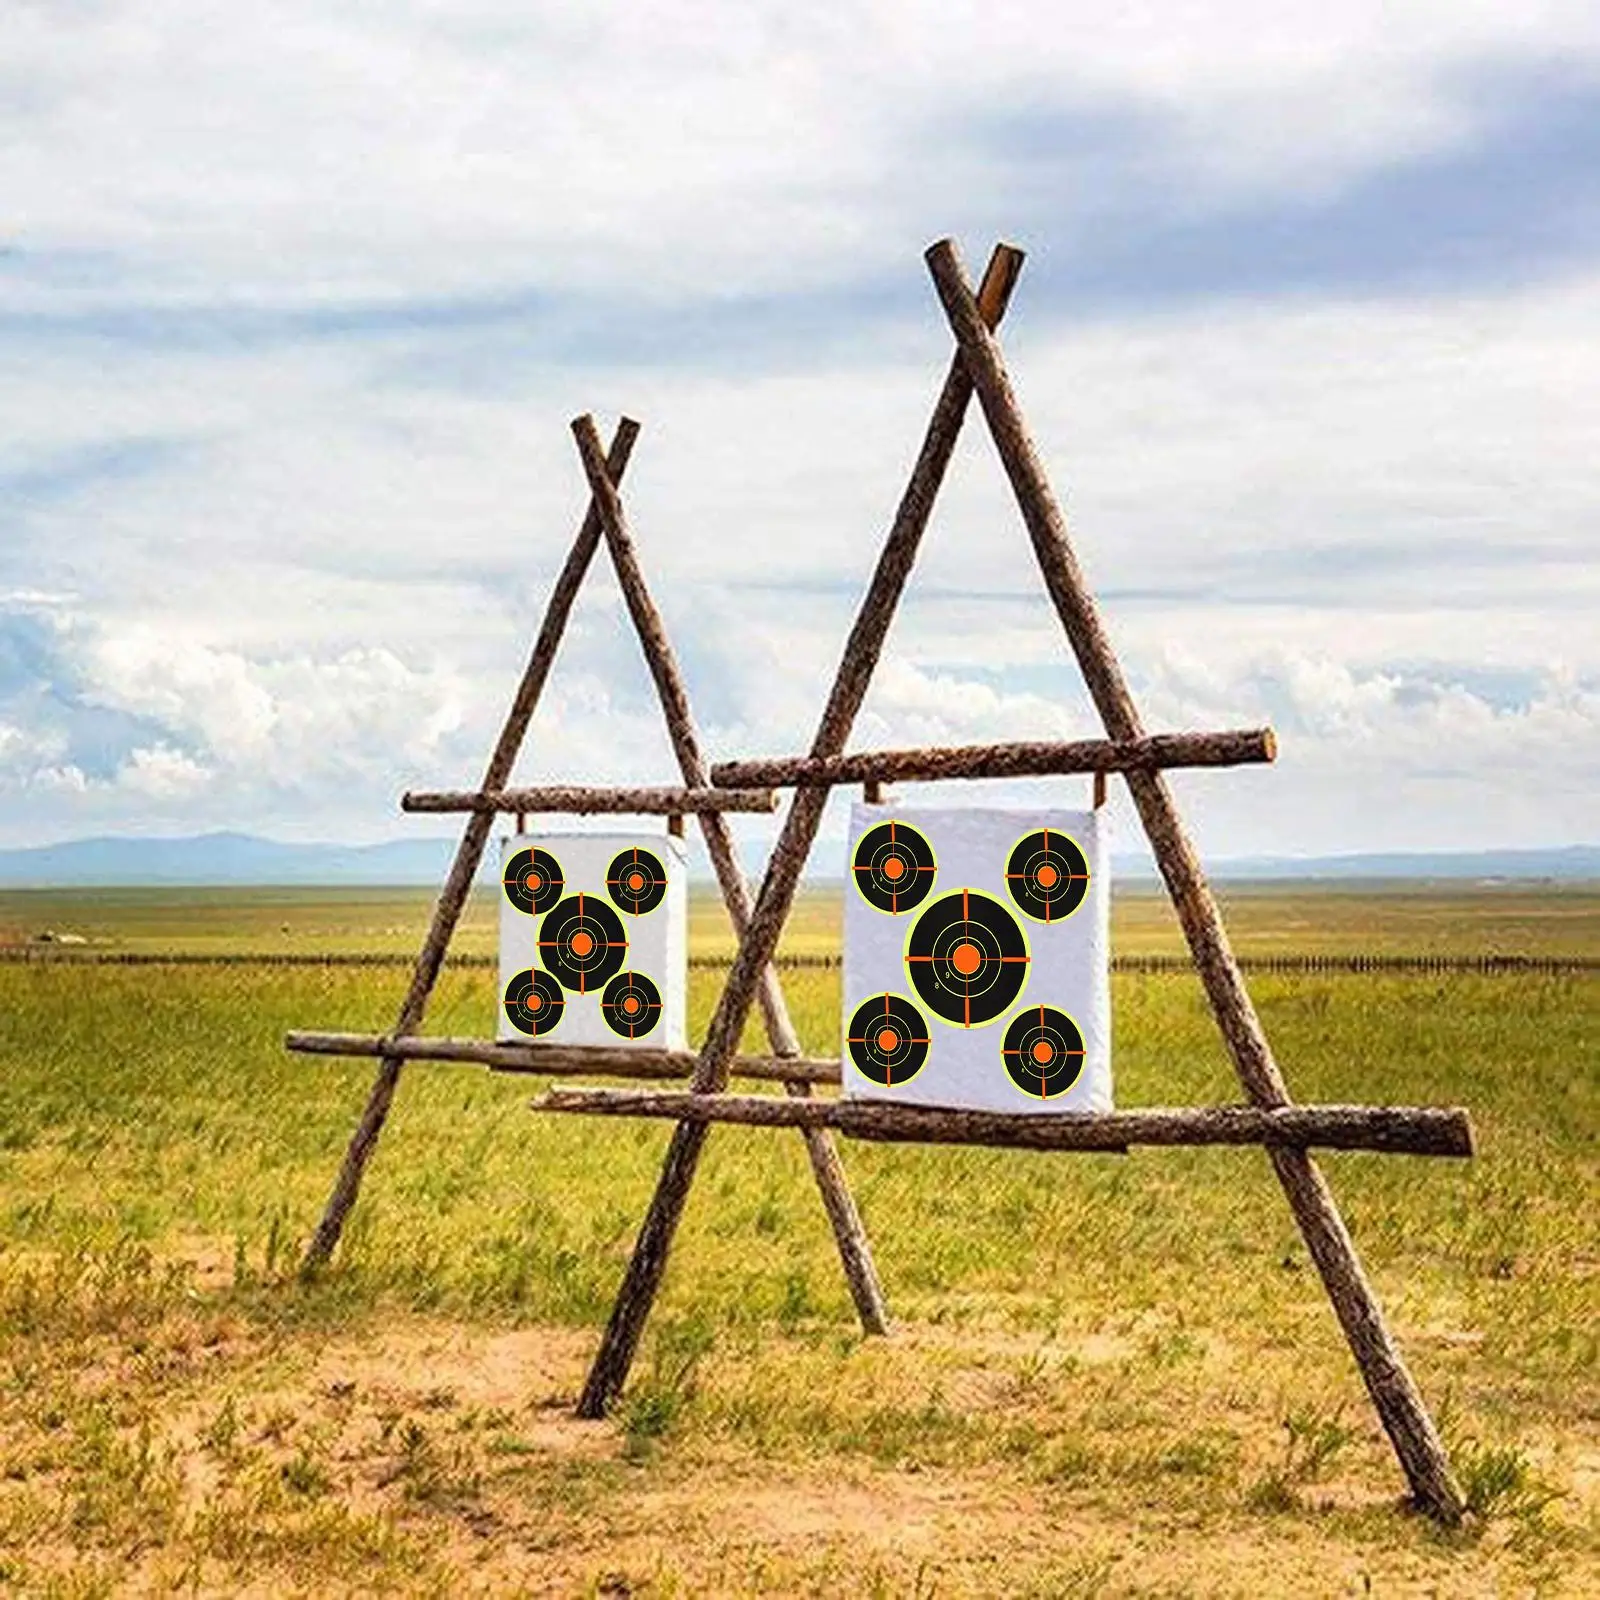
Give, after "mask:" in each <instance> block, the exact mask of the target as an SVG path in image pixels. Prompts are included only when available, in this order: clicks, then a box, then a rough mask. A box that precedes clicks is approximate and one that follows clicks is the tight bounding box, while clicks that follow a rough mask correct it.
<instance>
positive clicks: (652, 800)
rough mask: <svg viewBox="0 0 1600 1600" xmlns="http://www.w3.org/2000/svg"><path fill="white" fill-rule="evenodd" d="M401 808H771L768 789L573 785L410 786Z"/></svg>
mask: <svg viewBox="0 0 1600 1600" xmlns="http://www.w3.org/2000/svg"><path fill="white" fill-rule="evenodd" d="M400 809H401V810H402V811H426V812H439V811H476V812H480V813H481V812H490V813H493V812H497V811H505V812H511V813H516V812H523V813H526V814H528V815H533V814H535V813H537V812H541V811H543V812H571V813H574V814H576V815H578V816H595V815H598V814H601V813H605V814H610V815H632V816H645V817H673V816H678V817H681V816H686V815H689V814H691V813H694V814H698V813H700V812H703V811H776V810H777V809H778V796H777V794H776V793H775V792H774V791H773V790H772V789H770V788H744V787H730V788H717V789H605V788H588V787H579V786H576V785H569V786H562V787H550V788H543V789H445V790H440V791H434V790H418V789H413V790H411V791H409V792H408V793H406V794H403V795H401V797H400Z"/></svg>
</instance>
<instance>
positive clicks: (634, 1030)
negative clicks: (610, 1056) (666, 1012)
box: [600, 972, 661, 1039]
mask: <svg viewBox="0 0 1600 1600" xmlns="http://www.w3.org/2000/svg"><path fill="white" fill-rule="evenodd" d="M600 1015H601V1016H602V1017H604V1018H605V1019H606V1026H607V1027H608V1028H610V1030H611V1031H612V1032H613V1033H620V1034H621V1035H622V1037H623V1038H624V1039H642V1038H644V1036H645V1035H646V1034H647V1033H649V1031H650V1030H651V1029H652V1028H653V1027H655V1025H656V1023H657V1022H659V1021H660V1020H661V991H660V990H659V989H658V988H656V986H655V985H654V984H653V983H652V982H651V981H650V980H649V979H648V978H647V977H645V975H644V974H643V973H642V972H619V973H618V974H617V975H616V977H614V978H613V979H612V980H611V982H610V983H608V984H607V985H606V992H605V993H604V994H603V995H601V996H600Z"/></svg>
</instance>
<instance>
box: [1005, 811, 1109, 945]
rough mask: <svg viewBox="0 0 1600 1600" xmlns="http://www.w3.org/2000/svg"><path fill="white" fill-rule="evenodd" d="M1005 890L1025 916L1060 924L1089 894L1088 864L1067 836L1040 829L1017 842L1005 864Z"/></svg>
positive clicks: (1047, 829)
mask: <svg viewBox="0 0 1600 1600" xmlns="http://www.w3.org/2000/svg"><path fill="white" fill-rule="evenodd" d="M1006 888H1008V889H1009V890H1010V891H1011V898H1012V899H1013V900H1015V901H1016V903H1017V907H1018V909H1019V910H1020V911H1022V912H1023V913H1024V915H1026V916H1030V917H1032V918H1033V919H1034V920H1035V921H1036V922H1060V921H1062V920H1063V919H1064V918H1066V917H1070V916H1071V915H1072V913H1073V912H1074V911H1076V910H1077V909H1078V907H1079V906H1081V905H1082V904H1083V897H1084V896H1085V895H1086V894H1088V892H1089V861H1088V858H1087V857H1086V856H1085V855H1084V853H1083V851H1082V850H1081V849H1079V847H1078V841H1077V840H1076V839H1074V838H1072V837H1071V835H1070V834H1065V833H1058V832H1056V831H1055V830H1054V829H1051V828H1042V829H1040V831H1039V832H1037V833H1030V834H1029V835H1028V836H1027V838H1025V839H1022V840H1019V841H1018V843H1017V844H1016V845H1015V846H1014V847H1013V848H1012V851H1011V855H1010V857H1009V858H1008V859H1007V861H1006Z"/></svg>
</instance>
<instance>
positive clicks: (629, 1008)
mask: <svg viewBox="0 0 1600 1600" xmlns="http://www.w3.org/2000/svg"><path fill="white" fill-rule="evenodd" d="M622 1009H623V1010H624V1011H626V1012H627V1013H628V1015H629V1016H630V1017H631V1016H632V1015H633V1014H634V1012H635V1011H637V1010H638V1009H639V1002H638V1001H637V1000H636V999H634V997H633V996H632V995H631V994H630V995H629V996H628V998H627V999H626V1000H624V1001H623V1002H622Z"/></svg>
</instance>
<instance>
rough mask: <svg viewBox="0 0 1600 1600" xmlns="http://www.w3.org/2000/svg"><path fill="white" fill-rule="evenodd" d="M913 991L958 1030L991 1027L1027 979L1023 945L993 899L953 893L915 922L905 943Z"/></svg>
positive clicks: (1024, 939) (1015, 927)
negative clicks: (956, 1026) (989, 1024)
mask: <svg viewBox="0 0 1600 1600" xmlns="http://www.w3.org/2000/svg"><path fill="white" fill-rule="evenodd" d="M906 966H907V968H908V970H909V971H910V973H911V982H912V986H913V987H914V988H915V989H916V991H917V993H918V994H919V995H920V996H921V997H922V999H923V1000H924V1001H925V1002H926V1003H927V1005H928V1006H930V1007H931V1008H932V1010H933V1011H934V1013H935V1014H936V1015H938V1016H941V1017H943V1018H944V1019H945V1021H946V1022H954V1023H957V1024H958V1025H959V1026H961V1027H963V1028H981V1027H982V1026H983V1025H984V1024H985V1023H987V1022H993V1021H994V1020H995V1019H996V1018H997V1017H999V1016H1000V1015H1001V1014H1002V1013H1003V1012H1004V1011H1005V1010H1006V1009H1007V1008H1008V1007H1009V1006H1010V1005H1011V1002H1012V1001H1013V1000H1015V999H1016V998H1017V996H1018V995H1019V994H1021V993H1022V986H1023V984H1024V983H1026V982H1027V980H1028V941H1027V937H1026V935H1025V934H1024V933H1023V931H1022V926H1021V924H1020V923H1019V922H1018V921H1017V919H1016V918H1015V917H1014V916H1012V915H1011V913H1010V912H1009V911H1007V910H1006V908H1005V907H1004V906H1003V905H1001V904H1000V902H999V901H998V900H992V899H990V897H989V896H988V895H986V894H979V893H978V891H977V890H976V889H957V890H956V891H955V893H954V894H947V895H945V896H944V897H943V898H942V899H940V900H935V901H934V903H933V904H932V905H931V906H929V907H928V909H927V910H926V911H924V912H923V913H922V915H921V916H920V917H918V918H917V920H916V923H915V925H914V926H913V927H912V929H911V937H910V938H909V939H908V940H907V941H906Z"/></svg>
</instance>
